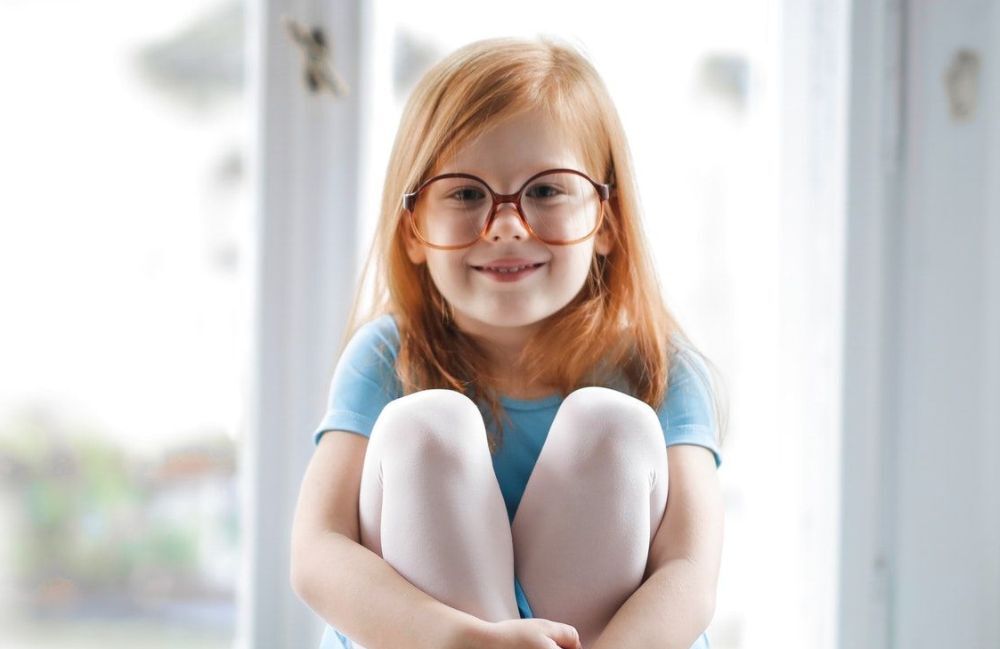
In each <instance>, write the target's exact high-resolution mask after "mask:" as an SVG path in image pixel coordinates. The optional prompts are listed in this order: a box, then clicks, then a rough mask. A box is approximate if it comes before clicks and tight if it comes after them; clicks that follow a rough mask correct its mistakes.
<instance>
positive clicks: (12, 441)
mask: <svg viewBox="0 0 1000 649" xmlns="http://www.w3.org/2000/svg"><path fill="white" fill-rule="evenodd" d="M47 412H48V411H46V410H44V409H38V408H34V409H25V410H24V411H21V412H19V413H17V414H16V415H14V416H13V417H11V418H10V419H9V420H7V421H5V422H3V424H2V425H0V484H2V485H3V488H4V490H6V491H8V492H9V493H8V495H7V498H6V503H7V506H9V507H12V508H13V516H14V520H15V521H17V529H18V530H19V532H20V533H19V534H18V535H16V538H14V539H11V540H10V543H11V546H12V551H13V553H14V556H13V557H12V558H13V559H14V577H15V578H16V579H17V580H18V582H19V583H18V586H19V588H20V589H21V590H23V591H25V592H28V593H36V594H38V593H42V595H39V596H37V597H35V598H34V599H35V600H36V601H34V602H33V603H34V604H35V605H36V606H42V607H44V606H45V603H46V597H45V596H44V593H45V592H46V589H47V588H48V590H49V591H51V590H52V589H51V588H50V586H51V585H52V584H67V583H68V584H70V585H71V588H70V589H69V590H70V592H71V593H75V594H84V593H103V594H109V593H119V594H120V595H121V596H123V597H125V598H128V597H129V596H130V595H135V594H137V593H142V592H147V593H148V592H154V593H155V594H156V595H158V596H170V594H171V593H170V591H171V590H181V591H184V593H190V592H192V591H197V590H198V589H199V585H200V582H201V578H200V575H199V569H200V566H199V553H198V547H199V546H198V543H199V536H200V535H201V534H205V533H206V530H205V529H201V528H202V527H203V526H204V524H205V522H204V521H199V519H198V517H197V516H196V515H187V512H186V508H188V507H189V508H191V509H192V510H194V511H193V513H198V511H197V503H195V502H192V503H187V502H186V501H185V499H194V498H195V496H196V493H194V492H191V485H192V484H193V485H195V488H197V481H198V480H199V479H205V478H206V476H207V478H208V479H213V480H215V481H216V482H214V483H213V485H214V486H213V487H212V488H214V489H215V490H217V491H219V490H221V489H224V487H225V485H226V484H227V483H231V482H232V478H233V467H234V465H235V462H234V459H233V458H234V456H235V448H234V445H233V444H232V442H231V441H230V440H229V439H228V437H226V436H225V435H215V436H209V437H207V438H205V439H200V440H199V441H198V444H197V445H196V446H187V447H182V448H181V449H179V450H176V451H174V452H173V453H171V451H167V452H165V453H164V454H163V456H161V457H159V458H157V459H156V460H154V461H150V460H140V459H137V458H134V457H131V456H129V455H128V454H127V453H126V452H125V451H124V450H123V449H122V448H120V447H119V446H116V445H115V444H114V442H113V440H112V439H111V436H110V435H108V434H105V433H101V432H100V431H97V430H92V429H89V428H88V427H87V426H86V425H83V424H73V423H68V424H67V423H61V422H60V421H59V420H58V419H56V418H55V417H53V416H51V415H49V414H47ZM178 456H179V457H180V458H181V460H183V462H180V463H179V464H180V466H181V471H180V472H179V473H178V472H177V471H176V470H175V471H174V473H171V472H170V471H169V470H168V469H169V468H170V467H171V466H172V465H171V459H172V458H176V457H178ZM192 457H193V458H195V460H196V461H199V462H200V464H198V463H195V464H194V469H193V470H189V471H188V473H184V471H183V470H184V469H185V468H188V467H190V466H192V463H191V460H190V458H192ZM184 462H187V464H185V463H184ZM175 464H177V463H175ZM165 467H167V468H166V469H165ZM219 484H221V485H222V487H220V486H219ZM165 499H167V500H170V503H171V506H172V508H171V506H168V507H163V506H160V507H157V506H156V505H157V503H158V502H159V503H160V504H161V505H162V503H163V501H164V500H165ZM230 500H235V499H227V500H225V501H224V502H227V503H229V502H230ZM0 502H2V501H0ZM232 504H233V506H231V507H229V506H227V507H226V510H225V511H224V512H223V513H222V515H221V516H216V517H215V518H218V519H219V520H212V521H210V524H211V525H212V526H214V527H217V528H218V529H217V530H214V531H212V533H213V534H215V535H216V536H217V537H219V538H221V539H222V540H223V542H224V543H226V544H229V547H230V548H232V549H233V550H234V551H235V547H236V543H237V542H238V539H237V536H238V525H237V516H236V514H237V513H236V511H235V506H234V503H232ZM49 599H52V598H51V597H50V598H49ZM55 599H58V598H55Z"/></svg>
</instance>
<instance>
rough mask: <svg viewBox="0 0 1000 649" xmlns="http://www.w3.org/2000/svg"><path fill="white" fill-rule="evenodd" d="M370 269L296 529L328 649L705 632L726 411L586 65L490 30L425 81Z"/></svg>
mask: <svg viewBox="0 0 1000 649" xmlns="http://www.w3.org/2000/svg"><path fill="white" fill-rule="evenodd" d="M373 262H374V263H375V264H376V267H375V270H376V274H375V282H374V284H373V287H374V292H375V301H374V302H373V303H372V304H373V305H374V307H373V309H372V313H371V315H370V316H369V317H368V318H364V319H359V318H358V317H357V309H358V304H359V303H360V302H361V300H362V292H361V290H359V293H358V297H357V299H356V300H355V305H354V309H353V310H352V315H351V322H350V323H349V326H348V334H349V342H348V344H347V345H346V347H345V349H344V351H343V353H342V355H341V357H340V360H339V362H338V364H337V367H336V370H335V371H334V375H333V379H332V383H331V386H330V392H329V407H328V410H327V412H326V414H325V416H324V417H323V420H322V421H321V423H320V425H319V427H318V428H317V429H316V430H315V432H314V440H315V443H316V444H317V447H316V450H315V452H314V455H313V457H312V460H311V462H310V464H309V467H308V469H307V471H306V474H305V477H304V479H303V483H302V488H301V492H300V496H299V502H298V506H297V511H296V515H295V522H294V527H293V532H292V545H293V548H292V568H291V570H292V584H293V586H294V588H295V591H296V593H297V594H298V595H299V597H301V598H302V599H303V600H304V601H305V602H306V603H307V604H308V605H309V606H310V607H311V608H312V609H313V610H314V611H316V612H317V614H319V615H320V616H321V617H322V618H323V619H325V620H326V621H327V622H328V623H329V624H330V625H331V626H328V627H327V629H326V633H325V635H324V638H323V647H362V646H363V647H368V648H369V649H403V648H407V649H409V648H424V647H426V648H428V649H442V648H446V649H447V648H452V647H455V648H458V647H470V648H472V647H476V648H480V647H484V648H491V647H497V648H508V647H509V648H511V649H514V648H519V649H522V648H526V647H527V648H538V649H542V648H548V649H551V648H553V647H562V648H564V649H570V648H578V647H586V648H587V649H611V648H614V649H622V648H631V647H635V648H637V649H638V648H640V647H641V648H643V649H645V648H648V647H690V646H692V645H693V646H695V647H708V640H707V637H706V636H705V634H704V630H705V628H706V627H707V626H708V624H709V621H710V620H711V618H712V614H713V610H714V601H715V590H716V583H717V579H718V572H719V561H720V556H721V547H722V530H723V523H722V519H723V504H722V499H721V496H720V487H719V482H718V477H717V474H716V469H717V468H718V467H719V465H720V463H721V457H720V446H719V441H718V440H717V432H719V431H720V430H721V429H722V426H720V425H718V424H717V422H716V419H717V413H718V412H719V409H718V408H716V407H715V398H714V392H713V390H712V389H711V388H710V385H711V381H710V379H709V375H708V373H707V367H708V366H707V364H706V363H704V362H703V360H702V359H701V358H700V356H699V355H698V353H697V352H696V350H694V348H693V347H692V346H691V345H690V343H689V342H688V339H687V337H686V336H685V335H684V334H683V332H682V331H681V329H680V327H679V326H678V324H677V322H676V321H675V320H674V318H673V317H672V316H671V315H670V313H669V311H668V310H667V309H666V307H665V306H664V303H663V301H662V298H661V295H660V292H659V288H658V285H657V282H656V279H655V274H654V270H653V266H652V264H651V261H650V258H649V255H648V253H647V250H646V244H645V243H644V240H643V236H642V233H641V229H640V223H639V211H638V199H637V193H636V188H635V184H634V179H633V175H632V169H631V164H630V159H629V153H628V148H627V144H626V141H625V136H624V132H623V129H622V126H621V123H620V121H619V118H618V116H617V113H616V111H615V108H614V106H613V104H612V102H611V99H610V98H609V97H608V94H607V91H606V89H605V87H604V85H603V83H602V82H601V80H600V78H599V77H598V75H597V72H596V71H595V70H594V68H593V66H592V65H591V64H590V63H589V62H587V61H586V60H585V58H583V57H582V56H581V55H580V54H579V53H578V52H576V51H575V50H574V49H573V48H572V47H569V46H566V45H563V44H559V43H556V42H553V41H552V40H551V39H538V40H520V39H491V40H487V41H480V42H477V43H473V44H471V45H468V46H466V47H463V48H461V49H460V50H458V51H456V52H455V53H453V54H452V55H451V56H449V57H447V58H445V59H444V60H443V61H441V62H440V63H438V64H437V65H436V66H434V67H433V68H432V69H431V70H430V71H429V72H427V73H426V75H425V76H424V77H423V79H422V80H421V81H420V82H419V84H418V85H417V87H416V88H415V89H414V91H413V93H412V96H411V97H410V99H409V102H408V103H407V106H406V109H405V111H404V114H403V117H402V120H401V123H400V127H399V132H398V134H397V136H396V141H395V145H394V147H393V151H392V155H391V158H390V161H389V168H388V175H387V179H386V184H385V191H384V194H383V197H382V210H381V217H380V222H379V227H378V231H377V234H376V237H375V241H374V244H373V248H372V251H371V254H370V255H369V259H368V263H367V264H366V266H365V276H366V277H368V273H369V272H370V268H371V266H370V265H371V264H372V263H373ZM366 285H367V284H366V282H365V281H362V287H364V286H366ZM359 323H362V324H360V325H359ZM668 447H669V451H668ZM668 488H669V489H668ZM668 491H669V494H670V498H669V500H668V498H667V494H668ZM349 638H350V639H349ZM352 639H353V642H352Z"/></svg>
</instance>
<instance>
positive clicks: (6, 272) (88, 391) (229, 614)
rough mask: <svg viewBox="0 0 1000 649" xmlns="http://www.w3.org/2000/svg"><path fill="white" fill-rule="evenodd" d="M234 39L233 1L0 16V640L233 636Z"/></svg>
mask: <svg viewBox="0 0 1000 649" xmlns="http://www.w3.org/2000/svg"><path fill="white" fill-rule="evenodd" d="M53 16H56V17H57V19H54V18H53ZM243 40H244V37H243V6H242V5H241V4H240V3H238V2H237V3H224V2H223V3H219V4H215V5H212V4H206V3H201V2H192V1H180V2H160V3H126V2H108V1H101V0H98V1H97V2H87V3H72V2H50V1H47V0H38V1H33V2H5V3H2V4H0V43H2V47H3V51H4V56H2V57H0V78H3V79H4V85H5V92H4V104H3V110H2V112H0V142H2V143H3V145H2V146H0V185H2V186H3V191H0V300H2V306H0V309H2V312H3V317H2V322H3V325H2V335H0V368H2V369H0V529H2V530H3V534H2V535H0V646H3V647H5V648H11V649H19V648H21V647H52V648H61V647H67V648H68V647H74V648H75V649H87V648H89V647H100V648H101V649H114V648H116V647H130V648H132V647H143V648H144V649H150V648H157V647H191V648H201V647H205V648H208V647H229V646H231V645H232V639H233V637H234V635H235V628H234V627H235V620H236V608H235V592H234V588H235V584H236V573H237V561H238V559H237V557H238V550H239V545H240V539H239V534H238V518H237V515H238V499H237V492H236V485H237V474H236V462H235V457H236V448H237V445H238V443H239V441H240V437H241V434H242V428H243V423H242V421H241V412H242V408H243V400H244V392H245V390H244V385H245V383H246V381H245V371H246V370H245V367H244V364H245V361H244V358H243V357H244V355H245V350H246V349H247V340H248V335H249V332H248V331H247V330H246V327H247V323H248V322H249V318H247V317H246V316H245V313H246V312H247V309H246V304H247V296H248V291H247V284H248V283H247V275H248V273H247V270H248V269H247V268H246V265H245V263H244V259H245V258H246V255H245V252H246V242H247V241H249V233H248V228H249V225H250V224H249V220H248V218H247V210H246V209H245V208H246V198H245V193H246V182H245V180H244V173H243V167H244V165H243V160H244V152H245V149H246V143H245V142H244V135H243V133H244V130H245V129H244V124H245V107H244V100H243V95H242V86H243V78H242V77H243V73H242V66H243Z"/></svg>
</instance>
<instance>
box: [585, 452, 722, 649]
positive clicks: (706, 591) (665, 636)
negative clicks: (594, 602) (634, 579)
mask: <svg viewBox="0 0 1000 649" xmlns="http://www.w3.org/2000/svg"><path fill="white" fill-rule="evenodd" d="M667 467H668V475H669V480H670V486H669V488H668V492H667V508H666V511H665V512H664V514H663V520H662V522H661V523H660V527H659V529H658V530H657V532H656V535H655V536H654V538H653V543H652V544H651V546H650V551H649V561H648V562H647V565H646V574H645V576H644V578H643V582H642V585H641V586H640V587H639V588H638V589H637V590H636V591H635V592H634V593H633V594H632V596H631V597H629V598H628V599H627V600H626V601H625V603H624V604H622V606H621V608H619V609H618V612H617V613H616V614H615V616H614V617H612V618H611V621H610V622H609V623H608V625H607V626H606V627H605V628H604V631H603V632H602V633H601V635H600V636H599V637H598V639H597V641H596V642H595V643H594V644H593V645H592V646H590V647H587V648H585V649H648V648H649V647H655V648H656V649H690V647H691V645H693V644H694V642H695V641H696V640H697V639H698V636H700V635H701V634H702V632H703V631H704V630H705V629H706V628H707V627H708V624H709V622H711V620H712V616H713V615H714V613H715V592H716V585H717V584H718V579H719V564H720V563H721V560H722V535H723V516H724V511H725V506H724V503H723V500H722V488H721V485H720V483H719V477H718V474H717V470H716V466H715V460H714V458H713V456H712V453H711V451H709V450H708V449H706V448H704V447H702V446H695V445H691V444H677V445H674V446H670V447H668V448H667Z"/></svg>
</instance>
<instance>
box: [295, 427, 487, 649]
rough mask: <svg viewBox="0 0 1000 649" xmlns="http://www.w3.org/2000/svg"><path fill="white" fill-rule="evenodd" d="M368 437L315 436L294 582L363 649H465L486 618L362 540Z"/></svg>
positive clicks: (303, 491) (299, 518) (299, 517)
mask: <svg viewBox="0 0 1000 649" xmlns="http://www.w3.org/2000/svg"><path fill="white" fill-rule="evenodd" d="M367 446H368V439H367V438H366V437H364V436H362V435H357V434H355V433H350V432H345V431H336V430H334V431H329V432H327V433H325V434H324V435H323V437H322V438H320V442H319V445H318V446H317V447H316V450H315V451H314V453H313V456H312V460H311V461H310V463H309V466H308V467H307V469H306V472H305V476H304V478H303V480H302V486H301V488H300V491H299V499H298V504H297V506H296V510H295V520H294V522H293V524H292V556H291V584H292V588H293V589H294V591H295V593H296V594H297V595H298V596H299V597H300V598H301V599H302V601H304V602H305V603H306V604H307V605H308V606H309V607H310V608H312V610H314V611H315V612H316V613H317V614H318V615H319V616H320V617H321V618H323V619H324V620H326V621H327V623H328V624H330V625H332V626H334V627H335V628H337V629H339V630H340V631H342V632H343V633H345V634H346V635H347V636H348V637H350V638H351V639H352V640H355V641H357V642H358V643H359V644H361V645H363V646H364V647H367V648H368V649H395V648H397V647H414V648H416V649H423V648H427V649H465V648H466V647H468V648H469V649H472V648H473V647H480V646H482V645H481V644H480V643H479V639H480V638H481V634H482V633H484V630H485V628H486V626H487V623H486V622H484V621H482V620H480V619H479V618H477V617H475V616H473V615H470V614H468V613H465V612H464V611H460V610H458V609H455V608H452V607H450V606H448V605H447V604H444V603H442V602H440V601H438V600H436V599H434V598H433V597H431V596H430V595H428V594H427V593H425V592H424V591H422V590H420V589H419V588H417V587H416V586H414V585H413V584H411V583H410V582H409V581H407V580H406V578H404V577H403V576H402V575H400V574H399V573H398V572H396V570H395V569H394V568H393V567H392V566H391V565H389V563H387V562H386V561H385V560H384V559H382V557H380V556H378V555H377V554H376V553H374V552H372V551H371V550H369V549H368V548H366V547H365V546H363V545H361V543H360V538H361V537H360V529H359V522H358V496H359V492H360V489H361V468H362V466H363V463H364V456H365V449H366V448H367Z"/></svg>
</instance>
